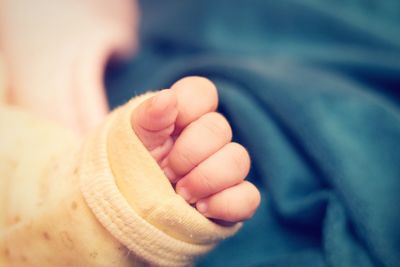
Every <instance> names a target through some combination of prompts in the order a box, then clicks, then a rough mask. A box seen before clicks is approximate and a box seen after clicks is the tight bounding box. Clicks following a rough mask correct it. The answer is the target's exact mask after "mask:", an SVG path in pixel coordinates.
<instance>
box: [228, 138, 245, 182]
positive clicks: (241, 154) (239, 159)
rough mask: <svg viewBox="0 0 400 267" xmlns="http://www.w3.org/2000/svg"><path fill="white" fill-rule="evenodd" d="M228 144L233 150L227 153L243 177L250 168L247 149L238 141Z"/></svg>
mask: <svg viewBox="0 0 400 267" xmlns="http://www.w3.org/2000/svg"><path fill="white" fill-rule="evenodd" d="M230 146H231V149H232V150H233V151H232V153H230V154H229V155H230V157H231V158H232V162H233V166H234V168H235V169H236V171H237V172H238V173H240V174H241V175H242V176H243V177H242V178H243V179H244V178H245V176H246V175H247V174H248V172H249V170H250V155H249V153H248V152H247V150H246V149H245V148H244V147H243V146H242V145H240V144H238V143H231V144H230Z"/></svg>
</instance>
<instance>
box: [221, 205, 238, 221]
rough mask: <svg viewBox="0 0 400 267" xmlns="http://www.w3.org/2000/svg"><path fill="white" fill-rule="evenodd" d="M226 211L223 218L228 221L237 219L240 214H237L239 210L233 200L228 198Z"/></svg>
mask: <svg viewBox="0 0 400 267" xmlns="http://www.w3.org/2000/svg"><path fill="white" fill-rule="evenodd" d="M224 207H225V208H224V212H223V215H222V216H223V218H222V219H224V220H227V221H236V220H237V218H238V216H237V211H236V209H235V206H234V205H233V203H232V202H231V201H228V200H226V201H225V205H224Z"/></svg>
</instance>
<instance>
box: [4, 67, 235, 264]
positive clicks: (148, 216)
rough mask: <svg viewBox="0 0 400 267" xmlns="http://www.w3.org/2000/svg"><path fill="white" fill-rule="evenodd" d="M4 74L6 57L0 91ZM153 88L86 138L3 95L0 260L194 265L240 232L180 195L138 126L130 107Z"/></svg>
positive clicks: (25, 262) (32, 262) (20, 262)
mask: <svg viewBox="0 0 400 267" xmlns="http://www.w3.org/2000/svg"><path fill="white" fill-rule="evenodd" d="M4 76H5V75H4V71H3V70H2V69H1V61H0V93H1V96H4V94H3V93H4V92H5V88H6V82H5V77H4ZM151 95H152V94H151V93H148V94H146V95H143V96H140V97H137V98H135V99H133V100H131V101H130V102H129V103H127V104H125V105H124V106H122V107H120V108H118V109H116V110H115V111H113V112H112V113H111V114H110V115H109V116H108V117H107V119H106V120H105V122H104V123H103V124H102V125H101V126H100V127H99V128H97V129H96V130H94V131H93V132H92V133H91V134H90V135H88V136H87V137H85V138H84V139H83V140H81V139H80V138H78V137H76V136H74V134H72V133H71V132H69V131H68V130H66V129H63V128H60V127H59V126H57V125H53V124H52V123H49V122H47V121H45V120H42V119H39V118H36V117H35V116H34V115H32V114H29V113H27V112H25V111H23V110H20V109H18V108H16V107H12V106H7V104H6V103H5V102H4V101H3V103H2V104H1V105H0V132H1V136H0V175H1V176H0V267H19V266H21V267H22V266H23V267H28V266H29V267H31V266H32V267H50V266H51V267H53V266H57V267H62V266H75V267H100V266H102V267H111V266H118V267H125V266H188V265H192V264H193V263H194V261H195V259H196V258H197V257H199V256H201V255H203V254H204V253H206V252H207V251H209V250H210V249H212V248H213V247H214V246H215V245H216V244H217V243H218V241H220V240H222V239H224V238H227V237H229V236H231V235H232V234H234V233H235V232H236V231H237V230H238V228H239V227H240V224H236V225H234V226H230V227H225V226H220V225H218V224H215V223H213V222H212V221H210V220H208V219H207V218H205V217H204V216H203V215H201V214H200V213H198V212H197V210H196V209H194V208H193V207H192V206H190V205H189V204H187V203H186V202H185V201H184V200H183V199H182V198H181V197H180V196H178V195H177V194H176V193H175V191H174V189H173V187H172V186H171V184H170V183H169V181H168V179H167V178H166V177H165V176H164V174H163V172H162V170H161V169H160V168H159V166H158V164H157V163H156V162H155V160H153V158H152V157H151V155H150V154H149V153H148V152H147V150H146V148H145V147H144V146H143V144H142V143H141V142H140V140H139V139H138V137H137V136H136V135H135V133H134V132H133V130H132V127H131V124H130V116H131V113H132V111H133V109H134V108H135V107H136V106H137V105H138V104H139V103H140V102H141V101H143V100H144V99H146V98H147V97H150V96H151ZM2 99H3V100H4V99H5V98H3V97H2Z"/></svg>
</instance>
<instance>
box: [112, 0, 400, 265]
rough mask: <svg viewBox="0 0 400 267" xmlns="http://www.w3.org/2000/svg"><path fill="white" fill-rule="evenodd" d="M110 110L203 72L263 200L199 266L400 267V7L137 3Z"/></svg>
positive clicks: (334, 0) (115, 69)
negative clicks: (136, 31) (137, 19)
mask: <svg viewBox="0 0 400 267" xmlns="http://www.w3.org/2000/svg"><path fill="white" fill-rule="evenodd" d="M139 4H140V10H141V24H140V38H139V40H140V48H139V52H138V54H137V55H136V56H135V57H134V59H132V60H130V61H128V62H125V63H118V64H115V63H114V64H110V65H109V67H108V70H107V73H106V86H107V93H108V98H109V101H110V103H111V105H112V106H116V105H119V104H121V103H123V102H125V101H126V100H128V99H129V98H130V97H131V96H132V94H138V93H140V92H143V91H146V90H149V89H153V90H154V89H159V88H168V87H169V86H170V85H171V84H172V83H173V82H174V81H175V80H177V79H178V78H180V77H183V76H186V75H202V76H206V77H208V78H210V79H211V80H213V81H214V82H215V83H216V84H217V86H218V89H219V94H220V98H221V104H220V111H221V112H222V113H223V114H224V115H225V116H226V117H227V118H228V119H229V120H230V122H231V123H232V125H233V129H234V137H235V139H236V140H237V141H239V142H241V143H243V144H244V145H245V146H246V147H247V148H248V149H249V151H250V154H251V155H252V158H253V163H252V171H251V174H250V175H249V179H250V180H252V181H253V182H255V183H256V184H257V185H258V187H259V188H260V190H261V191H262V194H263V201H262V205H261V208H260V209H259V211H258V212H257V214H256V215H255V217H254V218H253V219H252V220H250V221H249V222H247V223H246V224H245V225H244V227H243V229H242V231H241V232H240V233H239V234H238V235H237V236H235V237H234V238H232V239H229V240H227V241H226V242H224V243H223V244H221V245H220V246H219V247H218V248H217V249H216V250H215V251H214V252H212V253H211V254H210V255H208V256H207V257H205V258H204V259H202V260H201V261H200V262H199V263H198V265H199V266H238V267H239V266H282V267H283V266H285V267H288V266H392V267H395V266H400V228H399V225H400V208H399V206H398V203H400V193H399V192H400V146H399V141H400V113H399V99H400V98H399V96H400V30H399V27H400V2H399V1H396V0H392V1H391V0H388V1H377V0H375V1H374V0H363V1H349V0H347V1H345V0H330V1H317V0H285V1H269V0H259V1H257V0H252V1H245V0H243V1H241V0H236V1H228V0H217V1H215V0H208V1H207V0H205V1H179V0H168V1H151V0H146V1H140V2H139Z"/></svg>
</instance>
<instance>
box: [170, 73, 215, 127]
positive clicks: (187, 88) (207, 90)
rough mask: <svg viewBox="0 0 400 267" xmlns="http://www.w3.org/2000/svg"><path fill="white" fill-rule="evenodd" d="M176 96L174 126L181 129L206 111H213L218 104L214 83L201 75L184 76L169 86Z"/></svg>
mask: <svg viewBox="0 0 400 267" xmlns="http://www.w3.org/2000/svg"><path fill="white" fill-rule="evenodd" d="M171 90H173V91H175V92H176V95H177V98H178V110H179V113H178V118H177V119H176V125H175V126H176V128H177V130H178V131H181V130H182V129H183V128H184V127H186V126H187V125H188V124H189V123H191V122H193V121H194V120H197V119H198V118H200V117H201V116H203V115H204V114H206V113H208V112H212V111H215V110H216V109H217V106H218V93H217V89H216V87H215V85H214V84H213V83H212V82H211V81H210V80H208V79H206V78H203V77H197V76H192V77H186V78H183V79H181V80H179V81H177V82H176V83H174V84H173V85H172V87H171Z"/></svg>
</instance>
